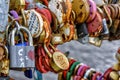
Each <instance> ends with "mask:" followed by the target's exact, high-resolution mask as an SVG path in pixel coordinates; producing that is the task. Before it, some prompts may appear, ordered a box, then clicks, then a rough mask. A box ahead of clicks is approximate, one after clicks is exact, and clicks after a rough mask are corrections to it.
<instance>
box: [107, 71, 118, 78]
mask: <svg viewBox="0 0 120 80" xmlns="http://www.w3.org/2000/svg"><path fill="white" fill-rule="evenodd" d="M109 76H110V79H112V80H118V79H119V73H118V72H117V71H112V72H111V73H110V75H109Z"/></svg>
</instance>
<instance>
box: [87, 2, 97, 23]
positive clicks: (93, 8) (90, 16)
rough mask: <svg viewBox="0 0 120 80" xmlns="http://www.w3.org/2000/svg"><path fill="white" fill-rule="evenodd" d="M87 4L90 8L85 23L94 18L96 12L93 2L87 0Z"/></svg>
mask: <svg viewBox="0 0 120 80" xmlns="http://www.w3.org/2000/svg"><path fill="white" fill-rule="evenodd" d="M88 3H89V6H90V14H89V17H88V19H87V21H86V22H87V23H89V22H91V21H92V20H93V19H94V18H95V15H96V12H97V7H96V4H95V2H94V1H93V0H88Z"/></svg>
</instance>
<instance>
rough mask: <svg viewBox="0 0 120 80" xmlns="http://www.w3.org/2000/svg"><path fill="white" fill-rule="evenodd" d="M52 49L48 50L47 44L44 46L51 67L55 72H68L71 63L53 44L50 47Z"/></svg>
mask: <svg viewBox="0 0 120 80" xmlns="http://www.w3.org/2000/svg"><path fill="white" fill-rule="evenodd" d="M49 46H50V47H51V49H52V50H51V49H49V50H48V47H47V45H46V44H44V49H45V51H46V53H47V54H48V56H49V58H50V59H51V60H50V64H51V67H52V68H53V69H54V71H55V72H61V71H63V70H67V69H68V68H69V61H68V59H67V57H66V56H65V55H64V54H63V53H62V52H60V51H59V50H57V49H56V48H55V47H54V46H53V45H52V44H50V45H49Z"/></svg>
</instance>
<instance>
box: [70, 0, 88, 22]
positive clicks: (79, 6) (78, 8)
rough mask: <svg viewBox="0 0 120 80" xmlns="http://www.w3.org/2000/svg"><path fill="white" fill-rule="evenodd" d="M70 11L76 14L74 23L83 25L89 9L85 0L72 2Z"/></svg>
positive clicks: (73, 0)
mask: <svg viewBox="0 0 120 80" xmlns="http://www.w3.org/2000/svg"><path fill="white" fill-rule="evenodd" d="M71 2H72V10H73V11H74V12H75V14H76V20H75V22H76V23H83V22H85V21H86V20H87V18H88V16H89V14H90V9H89V4H88V2H87V0H80V1H79V0H72V1H71Z"/></svg>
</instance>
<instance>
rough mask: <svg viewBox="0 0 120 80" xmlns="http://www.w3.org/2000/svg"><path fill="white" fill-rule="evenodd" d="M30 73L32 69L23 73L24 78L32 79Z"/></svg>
mask: <svg viewBox="0 0 120 80" xmlns="http://www.w3.org/2000/svg"><path fill="white" fill-rule="evenodd" d="M32 73H33V72H32V69H28V70H26V71H24V75H25V77H27V78H30V79H31V78H32V77H33V74H32Z"/></svg>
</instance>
